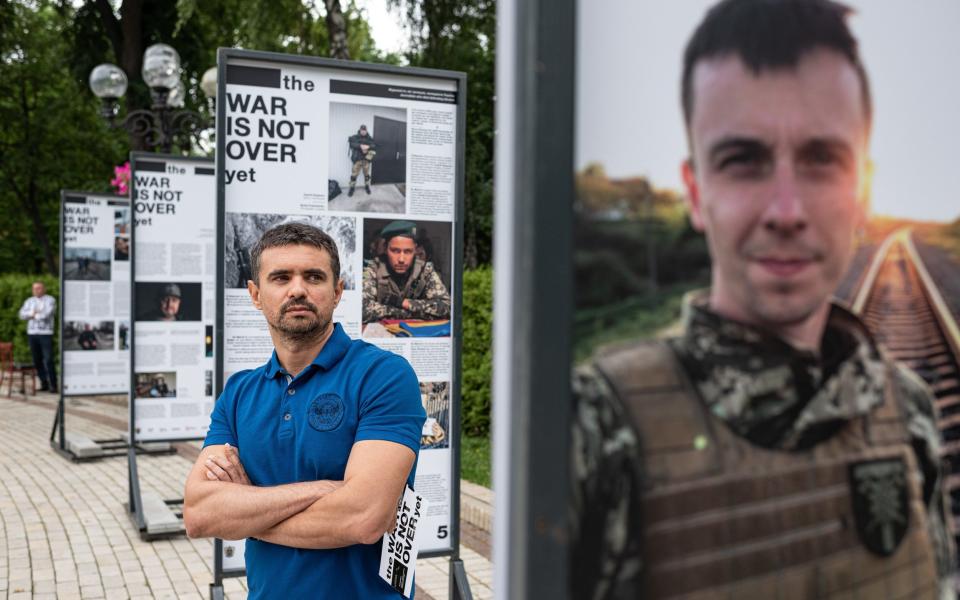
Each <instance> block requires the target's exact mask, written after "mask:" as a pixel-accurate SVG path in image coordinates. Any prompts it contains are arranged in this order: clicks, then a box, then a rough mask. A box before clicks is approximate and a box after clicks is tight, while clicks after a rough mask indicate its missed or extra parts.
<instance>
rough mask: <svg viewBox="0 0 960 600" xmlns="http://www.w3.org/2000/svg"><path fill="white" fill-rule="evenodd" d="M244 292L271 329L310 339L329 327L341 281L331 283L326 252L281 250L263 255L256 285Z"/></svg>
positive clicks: (296, 247) (303, 247) (306, 248)
mask: <svg viewBox="0 0 960 600" xmlns="http://www.w3.org/2000/svg"><path fill="white" fill-rule="evenodd" d="M247 290H248V291H249V292H250V298H251V299H252V300H253V305H254V306H256V307H257V308H258V309H259V310H260V311H261V312H263V316H264V317H265V318H266V319H267V323H268V324H269V325H270V327H271V328H272V329H274V330H276V331H278V332H280V333H282V334H287V335H291V336H294V337H297V338H313V337H320V336H321V335H323V334H324V333H325V332H326V331H327V329H328V328H329V327H330V326H331V323H332V322H333V311H334V309H335V308H336V307H337V304H339V302H340V296H342V295H343V280H336V281H335V280H334V278H333V270H332V269H331V267H330V254H329V253H328V252H327V251H326V250H322V249H320V248H316V247H314V246H306V245H292V246H280V247H276V248H267V249H266V250H264V251H263V254H261V255H260V277H259V284H255V283H254V282H253V281H250V282H249V283H248V284H247Z"/></svg>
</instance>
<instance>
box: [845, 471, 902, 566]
mask: <svg viewBox="0 0 960 600" xmlns="http://www.w3.org/2000/svg"><path fill="white" fill-rule="evenodd" d="M850 496H851V497H852V498H853V514H854V518H855V521H856V524H857V535H859V536H860V541H861V542H863V545H864V546H865V547H866V548H867V550H870V551H871V552H873V553H874V554H876V555H878V556H890V555H891V554H893V553H894V552H896V550H897V547H898V546H900V542H902V541H903V538H904V536H905V535H906V533H907V527H908V526H909V525H910V509H909V493H908V492H907V469H906V466H905V465H904V462H903V459H902V458H893V459H882V460H869V461H863V462H858V463H854V464H851V465H850Z"/></svg>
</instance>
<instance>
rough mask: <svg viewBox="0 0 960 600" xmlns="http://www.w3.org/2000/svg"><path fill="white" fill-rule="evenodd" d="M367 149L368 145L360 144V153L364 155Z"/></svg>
mask: <svg viewBox="0 0 960 600" xmlns="http://www.w3.org/2000/svg"><path fill="white" fill-rule="evenodd" d="M369 149H370V145H369V144H360V151H361V152H363V153H364V154H366V153H367V150H369Z"/></svg>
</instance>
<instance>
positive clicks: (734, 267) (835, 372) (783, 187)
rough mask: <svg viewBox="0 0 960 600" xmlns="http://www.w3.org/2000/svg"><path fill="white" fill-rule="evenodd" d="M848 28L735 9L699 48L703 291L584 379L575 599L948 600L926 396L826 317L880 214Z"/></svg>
mask: <svg viewBox="0 0 960 600" xmlns="http://www.w3.org/2000/svg"><path fill="white" fill-rule="evenodd" d="M849 12H850V11H849V9H848V8H847V7H845V6H843V5H841V4H838V3H836V2H833V1H832V0H779V1H770V0H723V1H721V2H719V3H717V4H716V5H715V6H714V7H713V8H711V9H710V10H709V11H708V12H707V14H706V17H705V18H704V20H703V21H702V22H701V24H700V25H699V26H698V28H697V29H696V31H695V33H694V34H693V37H692V38H691V39H690V41H689V43H688V45H687V49H686V53H685V56H684V70H683V76H682V79H681V81H682V92H681V104H682V107H683V113H684V117H685V123H686V126H687V134H688V137H687V139H688V143H689V151H690V155H689V158H688V159H687V160H686V161H685V162H684V163H683V165H682V174H683V180H684V183H685V185H686V188H687V200H688V208H689V212H690V218H691V221H692V224H693V226H694V228H695V229H697V230H698V231H701V232H703V233H704V234H705V236H706V240H707V245H708V248H709V250H710V256H711V261H712V273H711V275H712V276H711V287H710V289H709V290H706V291H703V292H700V293H695V294H692V295H690V296H688V298H687V299H686V301H685V305H684V312H683V325H684V327H683V332H682V334H681V335H679V336H678V337H676V338H672V339H669V340H664V341H649V340H647V341H638V342H635V343H632V344H629V345H625V346H620V347H618V348H613V349H609V350H606V351H602V352H599V353H598V354H597V355H596V356H595V357H594V361H593V363H592V364H590V365H587V366H584V367H581V368H579V369H577V371H576V373H575V376H574V381H573V391H574V396H575V398H576V402H577V404H576V410H575V413H574V415H575V416H574V427H573V448H572V450H573V452H572V456H571V466H572V468H573V471H572V478H571V480H572V484H573V488H572V491H571V497H572V499H573V507H572V508H573V510H572V511H571V516H572V517H573V519H572V521H571V527H572V531H571V537H572V546H571V547H572V552H571V559H570V579H569V581H570V585H571V597H574V598H584V599H596V598H608V599H611V598H614V599H620V598H623V599H626V598H645V599H665V598H669V599H674V598H676V599H679V598H694V597H695V598H738V599H768V598H786V597H791V598H804V599H807V598H809V599H813V598H840V597H851V598H855V597H863V598H866V597H880V596H882V595H883V594H885V593H886V591H889V590H894V589H896V590H898V591H897V595H898V596H899V597H902V598H927V599H937V598H953V597H954V595H955V590H954V582H953V578H954V570H955V558H954V547H953V540H952V536H951V535H950V533H949V532H950V530H951V528H950V522H951V520H952V519H951V517H950V514H949V513H948V512H947V510H946V507H947V506H949V505H948V504H947V503H946V501H945V495H946V494H945V491H944V486H945V473H944V468H943V464H942V460H941V447H942V440H941V437H940V434H939V431H938V429H937V420H936V416H937V410H936V407H935V405H934V403H933V399H932V396H931V394H930V391H929V390H928V389H927V388H926V386H925V385H924V384H923V383H922V381H921V380H920V379H919V378H918V377H916V375H915V374H913V373H912V372H910V371H909V370H907V369H906V368H905V367H904V366H902V365H899V364H895V363H893V362H892V361H891V360H890V359H889V358H887V357H886V356H885V354H884V353H883V352H882V351H881V349H880V348H879V347H878V346H877V343H876V342H875V340H874V339H873V337H872V335H871V334H870V332H869V331H868V330H867V328H866V326H865V325H864V324H863V323H862V322H861V321H860V320H859V319H858V318H857V317H856V316H855V315H853V314H852V313H850V312H849V311H847V310H846V309H844V308H843V307H841V306H840V305H836V304H833V303H832V302H831V295H832V294H833V293H834V291H835V290H836V288H837V285H838V284H839V282H840V280H841V278H842V277H843V275H844V273H845V272H846V270H847V267H848V266H849V264H850V260H851V257H852V253H853V239H854V234H855V231H856V230H857V228H858V227H859V226H860V225H861V224H862V223H863V222H864V220H865V217H866V210H867V206H868V198H867V197H866V195H867V193H866V192H867V190H868V189H869V186H868V185H867V177H868V172H869V169H868V165H869V156H868V147H869V139H870V130H871V124H872V114H873V113H872V103H871V96H870V91H869V84H868V80H867V76H866V72H865V70H864V67H863V64H862V62H861V60H860V56H859V51H858V47H857V41H856V39H855V38H854V37H853V34H852V33H851V31H850V29H849V28H848V26H847V23H846V18H847V16H848V14H849Z"/></svg>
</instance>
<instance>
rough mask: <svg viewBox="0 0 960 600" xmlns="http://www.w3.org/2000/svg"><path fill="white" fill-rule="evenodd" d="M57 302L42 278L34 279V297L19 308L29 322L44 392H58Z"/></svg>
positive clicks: (22, 317)
mask: <svg viewBox="0 0 960 600" xmlns="http://www.w3.org/2000/svg"><path fill="white" fill-rule="evenodd" d="M56 310H57V301H56V300H54V298H53V296H50V295H48V294H47V289H46V288H45V287H44V285H43V283H42V282H40V281H35V282H33V296H30V297H29V298H27V300H26V301H25V302H24V303H23V306H22V307H20V318H21V319H23V320H24V321H26V322H27V339H28V340H29V342H30V354H32V355H33V366H34V367H35V368H36V369H37V376H38V377H39V378H40V389H41V390H42V391H48V390H49V391H51V392H56V391H57V367H56V365H55V364H54V362H53V318H54V312H56Z"/></svg>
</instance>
